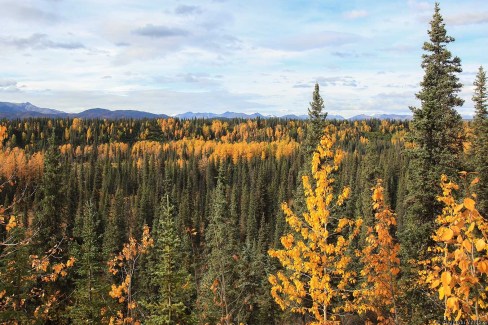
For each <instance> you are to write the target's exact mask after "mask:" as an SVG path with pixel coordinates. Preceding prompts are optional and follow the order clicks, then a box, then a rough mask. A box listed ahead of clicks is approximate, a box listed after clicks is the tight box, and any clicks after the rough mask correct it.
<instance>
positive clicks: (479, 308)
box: [420, 172, 488, 321]
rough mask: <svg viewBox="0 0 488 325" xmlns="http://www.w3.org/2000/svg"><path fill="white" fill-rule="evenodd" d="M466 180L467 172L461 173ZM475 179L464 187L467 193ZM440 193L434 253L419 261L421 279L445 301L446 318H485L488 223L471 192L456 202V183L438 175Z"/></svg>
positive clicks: (486, 310)
mask: <svg viewBox="0 0 488 325" xmlns="http://www.w3.org/2000/svg"><path fill="white" fill-rule="evenodd" d="M461 177H462V178H463V179H464V180H465V181H466V183H467V180H466V177H467V173H465V172H463V173H461ZM477 182H478V179H474V180H473V181H472V182H471V184H469V185H468V186H467V188H468V193H469V191H470V189H471V188H472V186H473V185H474V184H476V183H477ZM441 188H442V195H441V196H440V197H439V198H438V200H439V201H440V202H442V203H444V209H443V210H442V214H440V215H439V216H438V217H437V219H436V224H437V229H436V231H435V233H434V235H433V236H432V238H433V239H434V241H435V246H434V247H431V248H430V249H429V250H430V251H431V252H432V253H433V254H434V256H433V258H432V259H430V260H428V261H422V262H421V263H420V264H421V265H422V266H423V270H422V271H421V272H420V282H421V283H422V284H424V285H426V286H427V287H428V288H429V289H430V290H431V291H433V292H435V293H437V294H438V298H439V299H440V300H442V301H443V302H444V317H445V318H446V319H448V320H452V319H454V320H456V321H458V320H474V321H488V298H487V291H488V286H487V285H488V246H487V245H486V242H487V238H488V222H487V221H486V219H484V218H483V217H482V216H481V215H480V214H479V212H478V210H477V209H476V202H475V198H476V195H475V194H474V193H473V194H471V195H469V194H468V195H467V197H465V198H464V199H462V200H461V201H460V202H458V201H457V200H456V199H455V198H454V193H455V192H456V191H457V190H458V189H459V186H458V185H457V184H456V183H453V182H451V181H449V180H448V179H447V177H446V176H445V175H443V176H442V178H441Z"/></svg>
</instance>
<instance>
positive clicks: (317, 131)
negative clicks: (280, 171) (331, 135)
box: [305, 83, 327, 161]
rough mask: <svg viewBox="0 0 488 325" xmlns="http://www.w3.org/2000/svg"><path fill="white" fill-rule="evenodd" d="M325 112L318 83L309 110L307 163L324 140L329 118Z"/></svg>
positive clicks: (306, 146)
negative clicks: (322, 139) (321, 139)
mask: <svg viewBox="0 0 488 325" xmlns="http://www.w3.org/2000/svg"><path fill="white" fill-rule="evenodd" d="M323 110H324V100H323V99H322V96H320V86H319V84H318V83H316V84H315V89H314V91H313V96H312V101H311V102H310V107H309V108H308V119H309V121H308V122H309V124H308V127H307V138H306V140H305V150H306V159H307V161H308V158H310V157H311V155H312V153H313V152H314V151H315V149H316V148H317V145H318V144H319V142H320V138H322V135H323V134H324V128H325V123H326V122H325V118H326V117H327V113H324V112H323Z"/></svg>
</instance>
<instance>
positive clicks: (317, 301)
mask: <svg viewBox="0 0 488 325" xmlns="http://www.w3.org/2000/svg"><path fill="white" fill-rule="evenodd" d="M335 141H336V139H335V135H334V134H332V135H331V134H326V135H325V136H324V137H323V138H322V140H321V142H320V145H319V147H318V148H317V151H316V152H315V153H314V155H313V160H312V172H313V184H314V186H312V184H311V182H310V180H309V178H308V177H307V176H305V177H304V181H303V183H304V191H305V196H306V203H307V212H305V213H304V214H303V215H302V216H297V215H296V214H295V213H294V212H293V211H292V210H291V209H290V208H289V206H288V205H287V204H286V203H284V204H283V211H284V213H285V215H286V221H287V223H288V224H289V226H290V228H291V230H292V232H291V233H288V234H286V235H284V236H283V237H281V243H282V245H283V249H272V250H270V251H269V254H270V255H271V256H272V257H276V258H278V260H279V261H280V263H281V265H282V266H283V268H284V270H283V271H278V272H277V273H276V274H272V275H270V277H269V281H270V283H271V284H272V289H271V294H272V296H273V298H274V299H275V300H276V302H277V303H278V305H279V306H280V307H281V308H282V309H286V308H289V309H290V310H291V311H292V312H295V313H301V314H308V315H311V316H312V317H313V318H314V319H315V321H314V322H312V323H311V324H329V323H330V324H332V323H334V321H337V320H338V315H339V314H340V313H341V312H343V311H347V310H350V309H351V308H352V306H351V305H350V304H349V298H350V291H349V290H348V289H349V288H350V286H351V285H353V284H354V283H355V281H356V275H357V274H356V273H355V272H354V271H352V270H351V269H350V267H349V266H350V263H351V260H352V258H351V256H350V255H348V254H346V251H347V249H348V248H349V246H350V244H351V241H352V240H353V238H354V237H355V236H356V235H357V234H358V233H359V229H360V225H361V222H362V221H361V219H357V220H355V221H353V220H351V219H348V218H346V217H344V216H341V215H339V214H333V213H332V210H333V209H335V208H336V207H340V206H341V205H342V204H343V202H344V200H345V199H347V198H348V196H349V193H350V189H349V188H348V187H346V188H344V189H343V190H342V192H341V193H340V194H339V195H337V196H335V195H334V192H333V187H332V185H333V183H334V178H333V177H332V174H333V173H334V172H336V171H337V170H338V168H339V164H340V162H341V160H342V158H343V156H344V152H342V151H341V150H338V149H335V148H334V143H335Z"/></svg>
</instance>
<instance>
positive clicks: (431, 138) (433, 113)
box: [400, 3, 463, 324]
mask: <svg viewBox="0 0 488 325" xmlns="http://www.w3.org/2000/svg"><path fill="white" fill-rule="evenodd" d="M428 34H429V37H430V40H429V41H428V42H425V43H424V46H423V49H424V50H425V51H426V52H427V53H425V54H423V56H422V59H423V60H422V68H423V69H424V71H425V75H424V78H423V80H422V82H421V83H420V85H421V87H422V88H421V91H420V92H419V93H418V94H417V98H418V99H419V100H420V101H421V108H411V110H412V112H413V119H412V121H411V124H410V127H411V130H410V133H409V136H408V140H409V141H410V143H412V146H411V148H410V149H408V150H407V152H406V153H407V155H408V157H409V165H408V172H407V175H408V180H407V194H406V197H405V199H404V202H403V203H404V215H403V216H402V217H403V220H401V222H400V224H401V226H402V229H400V240H401V244H402V257H403V261H412V260H413V261H418V260H420V259H421V257H422V256H421V254H423V253H422V252H426V249H427V247H428V246H429V243H430V242H431V240H432V239H431V233H432V231H433V223H434V220H435V218H436V216H437V215H438V214H440V212H441V211H442V205H441V203H440V202H439V201H437V196H438V195H439V194H441V189H440V186H439V183H440V177H441V174H446V175H448V176H449V177H451V178H452V177H455V176H456V175H457V172H458V170H459V168H460V158H461V154H462V152H463V144H462V141H463V139H462V137H461V136H460V134H461V133H462V119H461V116H460V115H459V113H458V112H457V111H456V109H455V108H456V107H458V106H461V105H462V104H463V100H462V99H461V98H459V96H458V93H459V92H460V90H461V87H462V85H461V83H460V82H459V79H458V77H457V73H460V72H461V71H462V70H461V60H460V59H459V58H458V57H453V56H452V54H451V52H449V50H447V48H446V45H447V44H449V43H451V42H453V41H454V38H452V37H450V36H447V33H446V29H445V24H444V21H443V18H442V16H441V14H440V9H439V4H438V3H436V4H435V11H434V15H433V18H432V21H431V22H430V30H429V31H428ZM410 265H411V264H408V263H405V265H404V269H403V275H404V280H406V281H407V279H409V278H413V277H414V276H416V272H415V270H414V269H410ZM410 297H411V298H412V300H411V301H410V306H409V307H410V309H409V310H408V312H407V313H408V314H409V315H408V316H407V318H408V319H412V324H417V323H424V322H425V321H426V319H428V318H429V317H435V315H434V316H432V314H429V313H428V312H426V311H427V310H429V311H430V312H432V311H433V310H432V308H431V306H428V305H425V304H424V303H426V302H427V298H425V297H424V298H425V299H424V298H423V296H421V295H420V293H419V292H414V291H412V292H411V296H410ZM429 315H430V316H429Z"/></svg>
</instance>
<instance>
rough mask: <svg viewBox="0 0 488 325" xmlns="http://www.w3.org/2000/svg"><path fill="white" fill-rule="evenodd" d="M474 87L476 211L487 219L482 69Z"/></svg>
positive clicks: (487, 119) (487, 134)
mask: <svg viewBox="0 0 488 325" xmlns="http://www.w3.org/2000/svg"><path fill="white" fill-rule="evenodd" d="M474 86H475V89H474V95H473V102H474V108H475V115H474V121H473V127H474V130H473V131H474V132H473V133H474V139H473V154H474V157H473V158H474V167H475V170H476V171H477V172H478V177H479V178H480V182H479V183H478V185H477V188H476V192H477V194H478V211H479V212H480V213H481V215H482V216H484V217H485V218H488V94H487V93H486V73H485V70H484V69H483V67H480V68H479V70H478V74H477V76H476V80H475V82H474Z"/></svg>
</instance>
